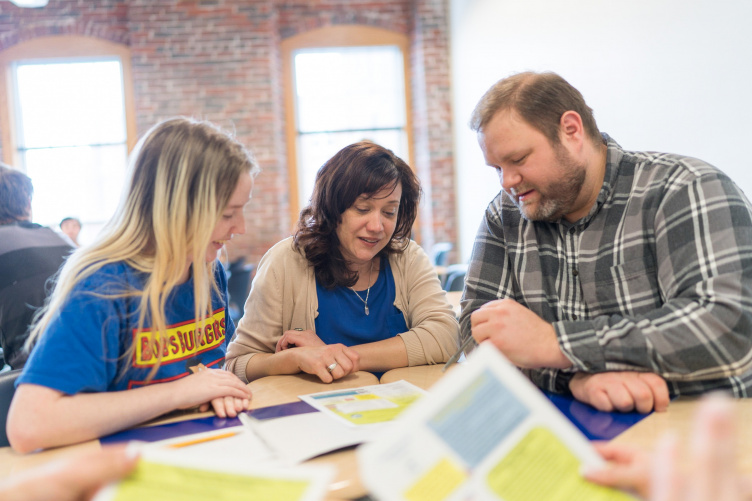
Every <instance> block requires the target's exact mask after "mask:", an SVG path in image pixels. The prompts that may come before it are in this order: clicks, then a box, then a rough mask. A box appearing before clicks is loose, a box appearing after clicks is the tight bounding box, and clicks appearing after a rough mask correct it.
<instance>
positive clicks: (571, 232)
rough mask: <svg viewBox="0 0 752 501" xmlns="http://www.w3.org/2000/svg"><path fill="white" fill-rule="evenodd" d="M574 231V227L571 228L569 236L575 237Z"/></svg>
mask: <svg viewBox="0 0 752 501" xmlns="http://www.w3.org/2000/svg"><path fill="white" fill-rule="evenodd" d="M574 231H575V229H574V226H573V227H571V228H569V234H570V235H574Z"/></svg>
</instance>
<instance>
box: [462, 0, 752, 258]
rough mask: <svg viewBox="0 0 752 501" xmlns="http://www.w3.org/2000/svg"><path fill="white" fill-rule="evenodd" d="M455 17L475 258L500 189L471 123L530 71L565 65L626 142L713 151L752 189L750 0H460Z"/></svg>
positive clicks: (466, 225) (465, 195) (466, 218)
mask: <svg viewBox="0 0 752 501" xmlns="http://www.w3.org/2000/svg"><path fill="white" fill-rule="evenodd" d="M451 19H452V20H451V24H452V26H451V37H452V38H451V40H452V47H451V50H452V65H453V67H452V78H453V95H454V103H453V104H454V116H455V146H456V172H457V179H456V185H457V190H458V202H459V224H460V249H461V255H462V259H463V260H467V259H468V258H469V257H470V252H471V251H472V242H473V238H474V236H475V231H476V230H477V228H478V224H479V223H480V221H481V218H482V216H483V211H484V210H485V207H486V205H487V204H488V202H489V201H490V200H491V199H492V198H493V197H494V195H495V194H496V193H498V191H499V183H498V179H497V178H496V176H495V174H494V173H493V171H492V169H490V168H489V167H486V166H485V162H484V161H483V157H482V155H481V153H480V149H479V148H478V145H477V142H476V139H475V134H474V133H473V132H472V131H470V129H469V128H468V127H467V125H466V124H467V121H468V119H469V117H470V113H471V112H472V110H473V108H474V106H475V104H476V102H477V101H478V99H479V98H480V97H481V96H482V95H483V93H484V92H485V91H486V90H487V89H488V88H489V87H490V86H491V85H492V84H493V83H494V82H496V81H497V80H499V79H501V78H504V77H506V76H508V75H510V74H513V73H517V72H519V71H525V70H534V71H548V70H550V71H555V72H557V73H559V74H560V75H561V76H563V77H564V78H565V79H567V80H568V81H569V82H570V83H571V84H572V85H574V86H575V87H577V88H578V89H579V90H580V92H582V94H583V95H584V96H585V100H586V101H587V102H588V104H589V105H590V107H591V108H593V110H594V111H595V118H596V120H597V122H598V126H599V128H600V129H601V130H602V131H604V132H608V133H609V134H610V135H611V136H612V137H613V138H614V139H616V141H617V142H619V144H621V146H623V147H624V148H626V149H631V150H655V151H665V152H673V153H682V154H686V155H691V156H695V157H698V158H702V159H703V160H706V161H708V162H710V163H712V164H714V165H715V166H717V167H719V168H720V169H721V170H723V171H725V172H726V173H727V174H729V176H731V178H732V179H734V180H735V181H736V183H737V184H738V185H739V186H740V187H741V188H742V189H743V190H744V192H745V193H746V194H747V197H752V165H750V163H751V162H750V158H749V153H747V151H748V150H749V148H750V147H751V146H752V29H750V27H749V21H750V19H752V2H750V1H749V0H623V1H621V2H614V1H608V0H451Z"/></svg>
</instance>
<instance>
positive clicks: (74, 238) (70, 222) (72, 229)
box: [60, 217, 81, 247]
mask: <svg viewBox="0 0 752 501" xmlns="http://www.w3.org/2000/svg"><path fill="white" fill-rule="evenodd" d="M60 231H61V232H63V234H65V235H66V236H67V237H68V238H70V240H71V242H73V245H75V246H76V247H78V246H79V245H81V244H79V243H78V234H79V233H81V221H79V220H78V219H76V218H75V217H66V218H64V219H63V220H62V221H60Z"/></svg>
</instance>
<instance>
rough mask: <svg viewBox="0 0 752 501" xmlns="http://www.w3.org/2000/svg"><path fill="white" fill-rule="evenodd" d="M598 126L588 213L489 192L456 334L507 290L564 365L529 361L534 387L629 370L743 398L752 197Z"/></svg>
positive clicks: (747, 372)
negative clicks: (527, 208)
mask: <svg viewBox="0 0 752 501" xmlns="http://www.w3.org/2000/svg"><path fill="white" fill-rule="evenodd" d="M603 137H604V141H605V142H606V144H607V146H608V156H607V161H606V172H605V178H604V182H603V187H602V188H601V191H600V194H599V196H598V199H597V202H596V204H595V206H594V207H593V208H592V209H591V211H590V213H589V214H588V215H587V216H586V217H584V218H582V219H580V220H579V221H576V222H575V223H573V224H570V223H568V222H567V221H566V220H564V219H562V220H560V221H558V222H553V223H551V222H540V221H536V222H531V221H527V220H525V219H523V218H522V217H521V215H520V212H519V210H518V209H517V207H515V206H514V204H513V203H512V201H511V200H510V199H509V197H508V196H507V194H506V193H504V192H503V191H502V192H500V193H499V195H498V196H497V197H496V198H495V199H494V200H493V201H492V202H491V203H490V204H489V206H488V208H487V210H486V214H485V218H484V221H483V222H482V224H481V226H480V229H479V230H478V234H477V236H476V239H475V245H474V249H473V254H472V258H471V260H470V266H469V270H468V273H467V279H466V283H465V291H464V294H463V298H462V315H461V318H460V325H461V329H462V338H463V339H465V338H467V337H468V336H470V335H471V332H470V314H471V313H472V312H473V311H474V310H476V309H477V308H479V307H480V306H482V305H483V304H484V303H486V302H488V301H492V300H495V299H502V298H512V299H514V300H515V301H517V302H519V303H521V304H522V305H525V306H526V307H528V308H529V309H530V310H532V311H533V312H535V313H536V314H538V315H539V316H540V317H541V318H543V319H544V320H546V321H547V322H551V323H552V324H553V326H554V329H555V331H556V336H557V339H558V342H559V347H560V348H561V350H562V352H563V353H564V354H565V355H566V356H567V357H568V358H569V359H570V360H571V362H572V364H573V366H572V368H571V369H568V370H566V371H558V370H555V369H538V370H526V371H525V373H526V374H527V375H528V376H529V377H530V378H531V380H532V381H533V382H534V383H535V384H537V385H538V386H539V387H541V388H544V389H547V390H549V391H556V392H566V391H568V390H569V388H568V382H569V380H570V379H571V376H572V374H573V373H574V372H578V371H583V372H603V371H621V370H628V371H630V370H631V371H650V372H654V373H656V374H659V375H661V376H662V377H663V378H664V379H666V380H667V382H668V385H669V391H670V393H671V394H672V396H675V395H691V394H698V393H703V392H707V391H710V390H715V389H726V390H728V391H731V392H732V393H733V394H734V395H735V396H737V397H750V396H752V206H750V203H749V201H748V200H747V198H746V197H745V196H744V194H743V193H742V191H741V190H740V189H739V188H738V187H737V186H736V185H735V184H734V183H733V182H732V181H731V180H730V179H729V178H728V176H726V175H725V174H723V173H722V172H721V171H719V170H718V169H716V168H715V167H712V166H710V165H708V164H707V163H705V162H703V161H701V160H697V159H694V158H689V157H683V156H678V155H673V154H664V153H650V152H629V151H624V150H623V149H622V148H621V147H620V146H619V145H618V144H617V143H616V142H615V141H614V140H613V139H611V138H610V137H608V136H607V135H605V134H604V136H603ZM519 335H521V336H524V335H525V333H524V332H520V333H519Z"/></svg>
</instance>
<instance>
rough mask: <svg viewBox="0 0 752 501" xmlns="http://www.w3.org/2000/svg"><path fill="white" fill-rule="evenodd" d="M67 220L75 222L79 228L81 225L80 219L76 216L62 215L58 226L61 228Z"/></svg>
mask: <svg viewBox="0 0 752 501" xmlns="http://www.w3.org/2000/svg"><path fill="white" fill-rule="evenodd" d="M68 221H73V222H74V223H76V224H77V225H78V227H79V228H80V227H81V221H79V220H78V218H75V217H64V218H63V220H62V221H60V228H62V227H63V225H64V224H65V223H67V222H68Z"/></svg>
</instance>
